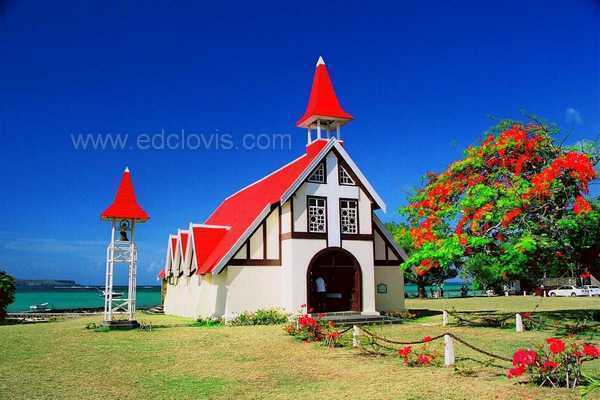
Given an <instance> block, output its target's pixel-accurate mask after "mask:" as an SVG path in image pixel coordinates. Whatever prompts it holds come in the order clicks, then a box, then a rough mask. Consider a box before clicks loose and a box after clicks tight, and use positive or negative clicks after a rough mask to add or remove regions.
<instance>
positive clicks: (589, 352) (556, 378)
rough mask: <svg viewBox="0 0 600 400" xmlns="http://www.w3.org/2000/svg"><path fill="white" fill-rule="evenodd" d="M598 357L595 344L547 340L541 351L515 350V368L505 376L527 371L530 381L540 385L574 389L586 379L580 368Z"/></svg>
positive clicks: (599, 349)
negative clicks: (584, 363)
mask: <svg viewBox="0 0 600 400" xmlns="http://www.w3.org/2000/svg"><path fill="white" fill-rule="evenodd" d="M595 358H600V348H598V347H597V346H595V345H594V344H591V343H584V344H579V343H576V342H568V343H565V341H563V340H561V339H556V338H548V339H546V343H545V345H542V346H539V348H538V351H534V350H530V349H518V350H517V351H515V353H514V355H513V367H512V368H510V369H509V370H508V371H507V373H506V376H507V377H508V378H509V379H511V378H515V377H519V376H521V375H523V374H524V373H525V372H528V373H529V375H530V377H531V380H532V381H533V382H535V383H536V384H538V385H540V386H552V387H568V388H575V387H576V386H577V385H579V384H581V383H582V380H583V379H584V378H583V376H582V375H581V365H582V364H583V362H585V361H589V360H592V359H595Z"/></svg>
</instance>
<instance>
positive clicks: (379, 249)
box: [373, 230, 386, 260]
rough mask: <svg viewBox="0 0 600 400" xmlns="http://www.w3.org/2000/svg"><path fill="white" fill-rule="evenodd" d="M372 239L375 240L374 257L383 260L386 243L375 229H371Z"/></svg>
mask: <svg viewBox="0 0 600 400" xmlns="http://www.w3.org/2000/svg"><path fill="white" fill-rule="evenodd" d="M373 240H374V241H375V259H376V260H385V259H386V258H385V247H386V243H385V241H384V240H383V238H382V237H381V235H380V234H379V233H378V232H377V231H376V230H374V231H373Z"/></svg>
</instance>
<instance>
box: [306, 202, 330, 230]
mask: <svg viewBox="0 0 600 400" xmlns="http://www.w3.org/2000/svg"><path fill="white" fill-rule="evenodd" d="M306 203H307V206H308V231H309V232H316V233H325V232H327V199H326V198H324V197H311V196H309V197H308V198H307V199H306Z"/></svg>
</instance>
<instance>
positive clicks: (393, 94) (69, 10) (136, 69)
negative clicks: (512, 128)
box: [0, 0, 600, 283]
mask: <svg viewBox="0 0 600 400" xmlns="http://www.w3.org/2000/svg"><path fill="white" fill-rule="evenodd" d="M121 3H124V4H119V3H110V2H71V3H62V2H58V3H57V2H33V1H18V2H17V1H6V0H5V1H0V35H1V36H0V37H1V39H0V54H1V55H2V56H1V59H0V72H1V74H2V77H3V78H2V80H1V82H0V94H1V96H2V102H1V103H0V105H1V106H0V140H1V147H0V184H1V187H2V188H3V191H2V193H3V196H2V197H3V200H2V201H1V202H0V221H2V222H1V223H0V268H4V269H6V270H8V271H9V272H11V273H13V274H15V275H16V276H17V277H20V278H64V279H75V280H77V281H79V282H81V283H101V282H103V276H104V252H105V245H106V241H107V240H108V237H109V236H108V234H109V228H108V226H107V225H106V224H104V223H102V222H101V221H100V219H99V213H100V212H101V211H102V210H103V209H104V208H105V207H106V206H108V205H109V204H110V202H111V201H112V198H113V196H114V191H115V189H116V186H117V184H118V180H119V179H120V175H121V172H122V170H123V168H124V167H125V166H126V165H128V166H129V167H130V168H131V169H132V171H133V179H134V183H135V185H136V188H137V193H138V198H139V200H140V202H141V203H142V205H143V206H144V207H145V208H146V209H147V211H148V212H149V213H150V215H151V217H152V219H151V220H150V221H149V222H148V223H147V224H145V225H143V226H142V227H141V228H140V229H139V235H138V240H139V244H140V264H139V281H140V282H141V283H155V282H156V281H155V276H156V272H157V271H158V269H159V268H160V267H161V266H162V264H163V262H164V252H165V244H166V238H167V234H168V233H169V232H171V231H174V230H176V229H177V228H178V227H185V226H187V225H188V224H189V222H190V221H194V222H201V221H203V220H204V219H205V218H206V217H207V216H208V214H209V213H210V212H211V211H212V209H213V208H215V207H216V206H217V205H218V204H219V202H220V201H221V200H222V199H223V198H224V197H226V196H227V195H229V194H231V193H232V192H234V191H236V190H237V189H239V188H240V187H243V186H245V185H246V184H248V183H250V182H252V181H253V180H255V179H258V178H260V177H262V176H263V175H265V174H266V173H267V172H270V171H271V170H273V169H276V168H278V167H279V166H281V165H282V164H283V163H286V162H287V161H289V160H291V159H293V158H295V157H297V156H298V155H299V154H300V153H301V152H302V151H303V149H304V144H305V132H304V131H303V130H300V129H297V128H295V121H296V120H297V118H298V117H299V116H300V115H301V114H302V113H303V111H304V107H305V105H306V100H307V97H308V92H309V89H310V82H311V79H312V74H313V71H314V64H315V62H316V60H317V58H318V56H319V55H322V56H323V57H324V58H325V61H326V63H327V65H328V68H329V71H330V73H331V75H332V79H333V81H334V84H335V86H336V90H337V93H338V97H339V98H340V100H341V102H342V104H343V105H344V107H345V108H346V109H347V110H348V111H349V112H350V113H352V114H353V115H354V116H355V118H356V120H355V121H353V122H352V123H351V124H349V125H347V126H346V127H344V129H343V136H344V139H345V141H346V148H347V149H348V151H349V153H350V154H351V155H352V156H353V158H354V159H355V161H356V162H357V163H358V165H359V166H360V167H361V169H362V170H363V172H364V173H365V174H366V176H367V177H369V180H370V181H371V183H372V184H373V186H374V187H375V188H376V189H377V190H378V192H379V194H380V195H381V196H382V197H383V198H384V199H385V201H386V202H387V204H388V208H389V211H388V214H387V215H385V216H383V218H384V219H395V218H397V214H396V209H397V208H398V207H399V206H400V205H402V204H404V202H405V199H406V194H407V193H408V192H409V191H410V189H411V187H413V186H414V185H416V184H418V183H419V181H420V177H421V176H422V175H423V174H424V173H425V172H427V171H428V170H434V171H435V170H441V169H443V168H444V167H445V166H446V165H447V164H448V163H449V162H451V161H452V160H453V159H455V158H456V157H458V156H460V154H461V151H462V149H463V148H464V147H465V146H467V145H468V144H470V143H473V142H474V141H476V140H478V139H479V138H480V137H481V136H482V132H484V131H485V130H486V129H487V128H489V127H490V126H491V125H493V123H494V121H493V119H492V118H491V117H497V118H503V117H511V118H519V117H520V115H521V114H520V112H521V110H523V109H524V110H527V111H528V112H531V113H535V114H538V115H540V116H543V117H544V118H546V119H547V120H550V121H553V122H556V123H558V124H559V125H560V126H561V127H562V128H563V130H564V132H565V133H568V136H567V139H566V140H567V142H569V143H570V142H576V141H578V140H581V139H585V138H597V137H598V134H599V133H600V112H599V111H600V101H599V100H600V79H599V76H600V75H599V72H600V50H599V43H600V33H599V32H600V29H599V27H600V5H599V3H598V2H594V1H591V0H589V1H586V0H574V1H547V0H546V1H528V2H522V1H503V2H496V3H501V4H494V5H490V4H489V3H491V2H479V1H472V2H467V1H462V2H458V1H456V2H455V1H452V2H449V1H438V2H411V3H408V2H389V3H377V5H375V4H373V5H371V6H367V5H366V4H367V3H364V2H360V3H359V2H343V3H342V2H339V3H338V2H320V3H311V2H306V1H304V2H302V3H295V4H294V3H290V4H289V5H284V4H282V3H283V2H275V3H272V4H268V3H261V4H260V5H258V4H250V3H246V4H244V3H239V4H236V3H226V4H223V5H221V4H217V3H219V2H206V3H205V2H201V3H200V2H198V3H191V2H190V3H184V2H177V3H176V4H175V3H173V4H171V3H167V2H164V3H152V4H141V3H140V4H135V3H134V2H121ZM417 3H418V4H417ZM482 3H487V4H486V5H483V4H482ZM182 129H184V130H185V131H186V132H195V133H202V134H206V135H212V134H215V133H218V134H228V135H231V136H232V138H233V140H234V142H236V143H238V142H239V140H240V139H241V138H242V137H243V136H244V135H246V134H266V135H272V134H274V133H279V134H288V135H291V136H292V138H293V140H292V146H291V148H289V149H288V148H286V149H283V150H281V149H278V150H262V151H260V150H244V149H240V148H238V149H236V148H234V149H230V150H223V149H221V150H217V149H214V146H213V147H211V148H210V149H200V150H196V151H192V150H142V149H139V148H135V147H134V148H132V149H129V148H125V149H123V150H104V151H102V150H89V149H88V150H85V151H84V150H81V149H79V150H77V149H75V148H74V145H73V142H72V137H73V135H77V134H86V133H93V134H103V135H106V134H116V133H119V134H127V135H128V137H132V138H135V137H138V136H139V135H140V134H143V133H146V134H158V133H160V132H161V131H162V130H165V132H167V133H177V132H180V131H181V130H182Z"/></svg>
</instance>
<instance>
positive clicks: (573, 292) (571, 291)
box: [548, 285, 588, 297]
mask: <svg viewBox="0 0 600 400" xmlns="http://www.w3.org/2000/svg"><path fill="white" fill-rule="evenodd" d="M548 294H549V295H550V296H552V297H554V296H563V297H569V296H570V297H575V296H587V295H588V292H587V290H586V289H584V288H578V287H576V286H571V285H564V286H560V287H559V288H558V289H554V290H550V291H548Z"/></svg>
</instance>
